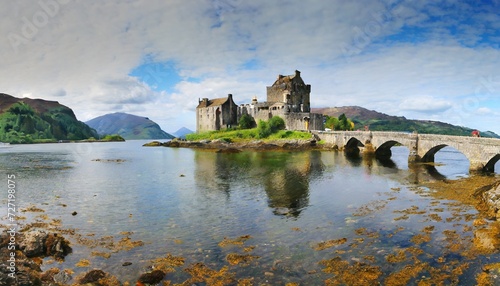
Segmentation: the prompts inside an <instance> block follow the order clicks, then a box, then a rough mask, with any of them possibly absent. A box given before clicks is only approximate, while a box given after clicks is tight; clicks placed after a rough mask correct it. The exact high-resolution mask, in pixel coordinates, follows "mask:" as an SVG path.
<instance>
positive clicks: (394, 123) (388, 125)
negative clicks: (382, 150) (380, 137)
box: [312, 106, 500, 138]
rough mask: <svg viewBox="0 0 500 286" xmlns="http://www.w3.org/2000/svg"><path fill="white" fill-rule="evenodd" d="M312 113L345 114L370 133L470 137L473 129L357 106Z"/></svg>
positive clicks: (496, 136)
mask: <svg viewBox="0 0 500 286" xmlns="http://www.w3.org/2000/svg"><path fill="white" fill-rule="evenodd" d="M312 112H315V113H321V114H324V115H328V116H331V117H338V116H340V115H342V114H345V116H347V117H348V118H349V119H351V120H352V122H353V123H354V125H355V129H361V130H364V127H365V126H367V127H368V128H369V130H372V131H401V132H413V131H417V132H418V133H423V134H443V135H458V136H470V135H471V133H472V131H473V130H474V129H472V128H468V127H463V126H456V125H452V124H448V123H444V122H440V121H431V120H411V119H406V118H405V117H403V116H391V115H387V114H384V113H380V112H377V111H374V110H368V109H366V108H362V107H359V106H344V107H330V108H313V110H312ZM481 136H482V137H493V138H500V136H498V135H497V134H495V133H494V132H491V131H481Z"/></svg>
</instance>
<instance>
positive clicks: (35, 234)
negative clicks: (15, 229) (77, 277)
mask: <svg viewBox="0 0 500 286" xmlns="http://www.w3.org/2000/svg"><path fill="white" fill-rule="evenodd" d="M12 253H15V255H14V256H13V255H12ZM69 253H71V247H70V246H69V242H68V241H67V240H66V239H65V238H64V237H62V236H60V235H58V234H57V233H47V232H44V231H40V230H35V231H29V232H24V233H23V232H21V233H18V234H16V236H15V240H14V239H11V237H10V234H9V233H8V232H6V231H5V232H3V233H2V234H0V259H1V261H3V262H6V263H4V264H1V265H0V282H1V283H0V285H13V286H15V285H42V282H45V281H50V282H62V281H64V279H63V277H62V276H64V275H63V274H65V275H66V276H68V275H69V274H67V273H63V274H59V271H54V270H50V269H49V270H47V271H46V272H45V273H42V269H41V264H42V261H43V260H42V259H43V258H45V257H49V256H50V257H54V258H55V259H56V260H63V259H64V257H65V256H66V255H68V254H69ZM67 280H68V279H66V281H67ZM3 282H5V283H6V284H2V283H3Z"/></svg>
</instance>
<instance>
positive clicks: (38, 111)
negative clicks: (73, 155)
mask: <svg viewBox="0 0 500 286" xmlns="http://www.w3.org/2000/svg"><path fill="white" fill-rule="evenodd" d="M90 137H97V133H96V132H95V130H92V129H91V128H90V127H89V126H87V125H86V124H85V123H83V122H81V121H78V120H77V119H76V116H75V114H74V112H73V110H71V109H70V108H69V107H67V106H64V105H62V104H60V103H59V102H57V101H48V100H43V99H31V98H17V97H14V96H11V95H8V94H4V93H0V141H2V142H9V143H33V142H51V141H57V140H82V139H88V138H90Z"/></svg>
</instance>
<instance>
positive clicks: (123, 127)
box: [85, 112, 174, 140]
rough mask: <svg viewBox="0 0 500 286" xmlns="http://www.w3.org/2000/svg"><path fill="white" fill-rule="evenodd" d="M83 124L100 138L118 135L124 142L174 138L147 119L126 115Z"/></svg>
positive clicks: (105, 117)
mask: <svg viewBox="0 0 500 286" xmlns="http://www.w3.org/2000/svg"><path fill="white" fill-rule="evenodd" d="M85 123H86V124H87V125H89V126H90V127H92V128H94V129H95V130H96V131H97V133H98V134H99V135H100V136H103V135H106V134H118V135H120V136H122V137H123V138H125V139H126V140H130V139H172V138H174V136H173V135H171V134H168V133H167V132H165V131H163V130H162V129H161V128H160V126H159V125H158V124H156V123H155V122H154V121H152V120H150V119H149V118H147V117H141V116H137V115H133V114H128V113H121V112H117V113H110V114H106V115H103V116H99V117H96V118H94V119H92V120H89V121H87V122H85Z"/></svg>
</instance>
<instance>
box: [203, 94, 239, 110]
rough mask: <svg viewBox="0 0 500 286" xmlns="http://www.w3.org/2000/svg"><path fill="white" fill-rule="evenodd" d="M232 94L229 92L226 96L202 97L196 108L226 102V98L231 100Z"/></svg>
mask: <svg viewBox="0 0 500 286" xmlns="http://www.w3.org/2000/svg"><path fill="white" fill-rule="evenodd" d="M232 98H233V97H232V95H231V94H229V95H228V96H227V97H221V98H213V99H208V98H204V99H203V100H201V101H200V103H199V104H198V106H197V107H196V108H203V107H210V106H220V105H223V104H224V103H226V101H228V100H232Z"/></svg>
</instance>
